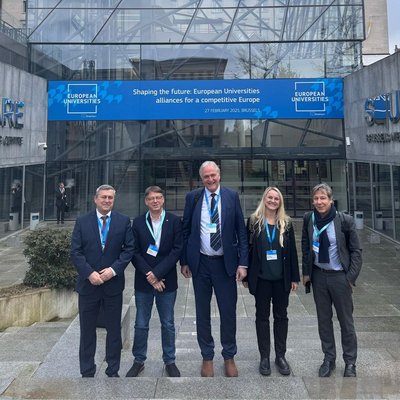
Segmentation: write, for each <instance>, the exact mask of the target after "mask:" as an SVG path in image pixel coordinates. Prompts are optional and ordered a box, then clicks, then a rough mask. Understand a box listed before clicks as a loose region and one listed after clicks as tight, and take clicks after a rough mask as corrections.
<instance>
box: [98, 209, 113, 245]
mask: <svg viewBox="0 0 400 400" xmlns="http://www.w3.org/2000/svg"><path fill="white" fill-rule="evenodd" d="M97 223H98V225H99V229H100V239H101V248H102V249H103V250H104V247H105V245H106V240H107V235H108V231H109V230H110V223H111V215H110V216H109V217H108V218H107V222H106V226H105V227H103V221H101V220H100V219H99V218H97Z"/></svg>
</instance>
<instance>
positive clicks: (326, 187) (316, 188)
mask: <svg viewBox="0 0 400 400" xmlns="http://www.w3.org/2000/svg"><path fill="white" fill-rule="evenodd" d="M319 190H322V191H324V192H325V193H326V195H327V196H328V197H329V199H330V200H332V199H333V191H332V188H331V187H330V186H329V185H328V184H327V183H325V182H322V183H319V184H318V185H315V186H314V187H313V190H312V192H311V193H312V196H313V197H314V195H315V193H317V192H318V191H319Z"/></svg>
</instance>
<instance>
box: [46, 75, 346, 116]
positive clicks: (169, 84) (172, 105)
mask: <svg viewBox="0 0 400 400" xmlns="http://www.w3.org/2000/svg"><path fill="white" fill-rule="evenodd" d="M48 108H49V110H48V111H49V112H48V119H49V120H50V121H81V120H125V121H128V120H165V119H181V120H183V119H185V120H187V119H308V118H318V119H320V118H330V119H333V118H335V119H336V118H343V80H342V79H267V80H258V79H251V80H249V79H246V80H245V79H235V80H223V79H221V80H171V81H161V80H160V81H49V90H48Z"/></svg>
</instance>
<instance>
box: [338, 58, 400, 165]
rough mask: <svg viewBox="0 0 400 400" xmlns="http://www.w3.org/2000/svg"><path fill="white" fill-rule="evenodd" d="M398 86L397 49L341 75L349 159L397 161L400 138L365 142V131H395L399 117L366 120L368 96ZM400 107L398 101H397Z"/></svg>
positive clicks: (399, 65) (399, 125) (399, 126)
mask: <svg viewBox="0 0 400 400" xmlns="http://www.w3.org/2000/svg"><path fill="white" fill-rule="evenodd" d="M396 90H400V52H399V53H395V54H392V55H391V56H389V57H386V58H384V59H383V60H381V61H378V62H377V63H375V64H372V65H369V66H368V67H365V68H363V69H361V70H359V71H357V72H355V73H353V74H351V75H349V76H347V77H346V78H345V79H344V104H345V135H346V136H347V137H349V139H350V145H349V146H346V150H347V158H348V160H354V161H366V162H375V163H388V164H397V165H399V164H400V141H398V140H391V141H389V142H386V143H385V142H384V143H368V142H367V134H390V135H392V134H396V133H399V132H400V121H399V122H397V123H393V122H391V121H390V120H389V119H387V120H386V123H385V124H383V125H376V124H374V125H373V126H368V124H367V123H366V121H365V111H364V107H365V101H366V99H367V98H370V97H375V96H379V95H381V94H385V93H391V92H392V93H394V92H395V91H396ZM399 107H400V105H399Z"/></svg>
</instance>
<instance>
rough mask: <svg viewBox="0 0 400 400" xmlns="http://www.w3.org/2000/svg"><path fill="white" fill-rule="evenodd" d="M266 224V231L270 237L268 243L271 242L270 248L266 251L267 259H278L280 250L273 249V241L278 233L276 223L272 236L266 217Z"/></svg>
mask: <svg viewBox="0 0 400 400" xmlns="http://www.w3.org/2000/svg"><path fill="white" fill-rule="evenodd" d="M264 225H265V232H266V234H267V239H268V243H269V247H270V249H269V250H267V251H266V252H265V256H266V259H267V261H272V260H277V259H278V252H277V251H276V250H273V249H272V243H273V242H274V240H275V235H276V224H275V225H274V229H273V230H272V236H271V234H270V233H269V228H268V222H267V220H266V219H265V220H264Z"/></svg>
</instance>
